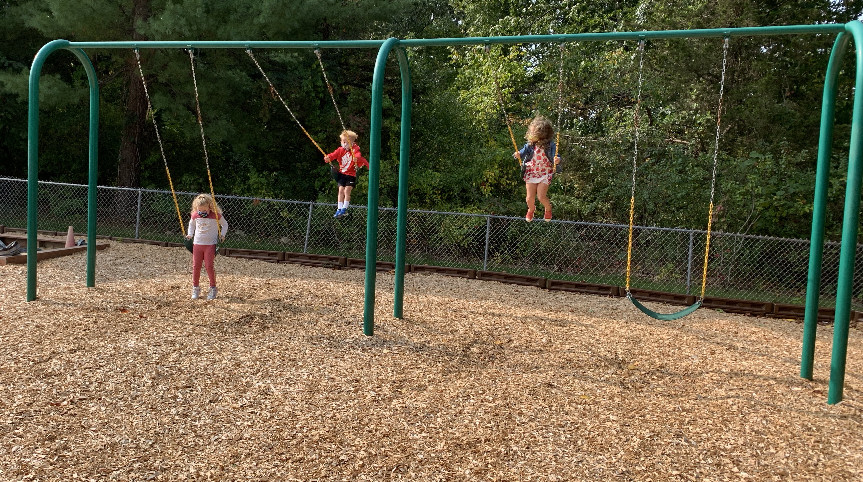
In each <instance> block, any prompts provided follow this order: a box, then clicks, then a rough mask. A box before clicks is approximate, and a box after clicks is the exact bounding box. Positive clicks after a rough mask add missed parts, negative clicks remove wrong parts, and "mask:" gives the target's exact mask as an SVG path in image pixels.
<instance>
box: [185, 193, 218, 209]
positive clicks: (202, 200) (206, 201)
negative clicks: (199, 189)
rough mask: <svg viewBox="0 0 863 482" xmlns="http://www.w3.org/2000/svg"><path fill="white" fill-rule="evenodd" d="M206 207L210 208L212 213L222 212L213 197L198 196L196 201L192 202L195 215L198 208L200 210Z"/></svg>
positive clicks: (206, 195)
mask: <svg viewBox="0 0 863 482" xmlns="http://www.w3.org/2000/svg"><path fill="white" fill-rule="evenodd" d="M204 205H207V206H209V207H210V211H213V212H216V213H218V212H220V211H219V206H218V205H217V204H216V200H215V199H213V196H210V195H209V194H198V195H197V196H196V197H195V200H194V201H192V212H193V213H194V212H195V211H197V210H198V208H200V207H201V206H204Z"/></svg>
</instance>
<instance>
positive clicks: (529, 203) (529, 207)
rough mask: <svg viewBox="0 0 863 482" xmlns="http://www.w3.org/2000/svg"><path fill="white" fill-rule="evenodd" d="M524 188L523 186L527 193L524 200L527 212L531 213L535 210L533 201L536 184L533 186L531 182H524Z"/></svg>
mask: <svg viewBox="0 0 863 482" xmlns="http://www.w3.org/2000/svg"><path fill="white" fill-rule="evenodd" d="M524 186H525V188H526V191H527V197H526V198H525V201H527V211H528V212H530V213H532V212H533V211H534V210H535V209H536V201H535V200H536V191H537V189H536V186H537V184H534V183H532V182H526V183H525V184H524Z"/></svg>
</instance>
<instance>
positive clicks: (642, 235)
mask: <svg viewBox="0 0 863 482" xmlns="http://www.w3.org/2000/svg"><path fill="white" fill-rule="evenodd" d="M195 195H196V193H185V192H183V193H177V201H178V204H179V216H181V217H182V218H183V220H182V221H181V220H180V219H179V217H178V212H177V208H176V207H175V205H174V201H173V198H172V196H171V193H170V192H168V191H156V190H148V189H128V188H114V187H99V188H98V197H97V204H98V208H97V209H98V212H97V219H98V223H97V224H98V226H97V232H98V234H99V235H105V236H114V237H124V238H141V239H152V240H160V241H172V242H180V240H181V237H182V236H183V234H184V233H185V229H186V225H185V223H187V222H188V219H189V210H190V207H191V203H192V199H193V198H194V196H195ZM218 202H219V204H220V205H221V207H222V209H223V211H224V212H225V217H226V219H227V220H228V222H229V224H230V232H229V233H228V237H227V240H226V242H225V243H224V246H225V247H226V248H240V249H262V250H273V251H290V252H299V253H312V254H326V255H336V256H345V257H348V258H360V259H363V258H365V242H366V214H367V208H366V207H365V206H361V205H352V206H351V209H350V211H349V212H350V214H349V215H348V216H346V217H344V218H340V219H334V218H333V213H334V212H335V205H334V204H328V203H316V202H302V201H287V200H280V199H259V198H249V197H240V196H228V195H222V196H218ZM396 218H397V213H396V210H395V209H392V208H382V209H381V210H380V214H379V229H378V258H379V260H381V261H394V260H395V244H396V239H395V238H396ZM38 221H39V229H41V230H49V231H65V230H66V228H67V227H68V226H69V225H72V226H74V227H75V228H76V230H78V231H84V229H85V227H86V223H87V186H85V185H78V184H61V183H54V182H40V183H39V220H38ZM0 224H3V225H6V226H10V227H21V228H24V227H26V225H27V183H26V181H25V180H22V179H10V178H0ZM627 235H628V226H626V225H619V224H599V223H589V222H574V221H561V220H553V221H551V222H547V223H546V222H542V221H534V222H532V223H527V222H525V221H524V219H523V218H513V217H504V216H490V215H478V214H465V213H452V212H435V211H423V210H408V216H407V251H406V253H407V261H406V262H407V263H409V264H423V265H435V266H445V267H456V268H468V269H477V270H486V271H502V272H509V273H516V274H525V275H532V276H540V277H545V278H550V279H558V280H572V281H579V282H584V283H595V284H607V285H616V286H624V285H625V281H626V257H627V256H626V255H627ZM705 240H706V232H705V231H699V230H685V229H671V228H658V227H636V228H635V230H634V233H633V251H632V256H633V258H632V259H633V261H632V275H631V276H632V277H631V286H632V287H633V288H640V289H649V290H657V291H665V292H669V293H680V294H694V295H699V294H700V292H701V282H702V272H703V263H704V244H705ZM857 251H858V256H859V255H860V254H861V246H858V249H857ZM808 259H809V241H808V240H800V239H786V238H774V237H764V236H748V235H739V234H729V233H716V232H715V233H713V234H712V235H711V244H710V259H709V260H708V272H707V276H708V277H707V295H708V296H714V297H725V298H735V299H743V300H755V301H766V302H772V303H787V304H798V305H802V304H803V303H804V301H805V294H806V280H807V271H808ZM838 265H839V243H837V242H828V243H826V246H825V249H824V257H823V267H822V276H823V277H822V297H821V303H820V306H821V307H825V308H826V307H832V306H833V305H834V303H835V293H836V281H837V273H838ZM861 291H863V279H861V277H860V276H859V275H857V276H855V280H854V291H853V294H854V296H853V298H852V309H855V310H860V309H863V298H861Z"/></svg>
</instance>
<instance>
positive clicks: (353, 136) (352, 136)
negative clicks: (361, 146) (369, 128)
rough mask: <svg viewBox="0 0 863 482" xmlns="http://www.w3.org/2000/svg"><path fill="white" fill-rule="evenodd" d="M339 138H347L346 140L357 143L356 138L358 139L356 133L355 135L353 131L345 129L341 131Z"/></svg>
mask: <svg viewBox="0 0 863 482" xmlns="http://www.w3.org/2000/svg"><path fill="white" fill-rule="evenodd" d="M340 136H345V137H347V138H348V139H350V140H351V142H357V137H358V136H357V133H356V132H354V131H352V130H348V129H345V130H343V131H342V133H341V134H340Z"/></svg>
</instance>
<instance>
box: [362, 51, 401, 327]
mask: <svg viewBox="0 0 863 482" xmlns="http://www.w3.org/2000/svg"><path fill="white" fill-rule="evenodd" d="M398 43H399V40H398V39H396V38H389V39H387V40H386V41H385V42H384V43H383V45H381V48H380V50H378V57H377V60H376V61H375V70H374V76H373V77H372V107H371V113H370V115H369V118H370V119H371V125H370V127H369V200H368V210H369V213H368V218H367V221H366V285H365V291H366V294H365V304H364V307H363V333H364V334H365V335H367V336H372V335H374V334H375V283H376V281H377V271H376V270H377V258H378V197H379V195H378V188H379V186H380V171H381V169H380V161H381V125H382V117H383V97H384V74H385V73H386V67H387V57H389V53H390V50H392V49H393V47H395V46H396V45H398Z"/></svg>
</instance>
